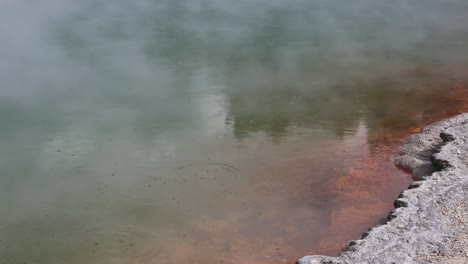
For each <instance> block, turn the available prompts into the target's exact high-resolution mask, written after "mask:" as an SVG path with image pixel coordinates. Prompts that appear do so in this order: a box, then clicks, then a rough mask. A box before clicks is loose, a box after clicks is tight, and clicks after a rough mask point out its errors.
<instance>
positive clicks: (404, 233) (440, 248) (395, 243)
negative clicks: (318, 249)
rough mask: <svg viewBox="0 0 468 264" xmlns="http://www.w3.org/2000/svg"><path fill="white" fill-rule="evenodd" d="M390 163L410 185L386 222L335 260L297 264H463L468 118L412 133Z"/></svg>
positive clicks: (467, 257)
mask: <svg viewBox="0 0 468 264" xmlns="http://www.w3.org/2000/svg"><path fill="white" fill-rule="evenodd" d="M395 163H396V164H397V165H398V166H400V167H402V168H405V169H409V170H410V171H412V174H413V177H415V179H416V181H415V182H414V183H413V184H411V185H410V186H409V187H408V189H407V190H405V191H404V192H402V193H401V194H400V196H399V198H398V199H397V200H396V201H395V203H394V205H395V210H394V211H393V212H391V213H390V214H389V215H388V221H387V222H386V223H385V224H383V225H380V226H376V227H373V228H371V229H370V230H369V231H368V232H366V233H364V234H363V235H362V238H361V239H359V240H354V241H351V242H350V243H349V244H348V246H347V247H346V248H345V249H344V250H343V251H342V252H341V254H340V255H339V256H338V257H328V256H318V255H315V256H306V257H303V258H301V259H299V260H298V261H297V264H319V263H327V264H345V263H369V264H370V263H379V264H381V263H468V114H461V115H458V116H455V117H452V118H448V119H444V120H442V121H439V122H436V123H434V124H432V125H429V126H428V127H426V128H425V129H423V131H422V132H421V133H419V134H415V135H412V136H411V137H410V138H409V139H408V141H407V143H406V144H405V145H404V146H403V147H402V149H401V151H400V152H399V154H398V156H397V157H396V160H395Z"/></svg>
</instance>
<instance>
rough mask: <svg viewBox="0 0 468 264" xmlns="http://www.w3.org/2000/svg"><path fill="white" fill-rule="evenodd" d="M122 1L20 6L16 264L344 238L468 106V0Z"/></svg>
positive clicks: (8, 107)
mask: <svg viewBox="0 0 468 264" xmlns="http://www.w3.org/2000/svg"><path fill="white" fill-rule="evenodd" d="M108 2H109V3H107V2H104V1H92V0H87V1H79V3H77V2H76V1H71V0H70V1H54V0H45V1H40V2H30V1H17V0H16V1H13V0H7V1H3V2H2V3H1V4H0V40H1V41H0V58H1V60H0V121H1V124H2V126H1V129H0V264H12V263H28V264H30V263H37V264H62V263H67V264H83V263H90V264H94V263H99V264H100V263H112V264H114V263H116V264H117V263H122V264H123V263H125V264H128V263H135V264H136V263H155V264H176V263H177V264H178V263H193V264H199V263H200V264H201V263H203V264H206V263H209V264H211V263H225V264H235V263H236V264H237V263H242V264H250V263H256V264H258V263H260V264H273V263H294V261H295V260H296V259H297V258H298V257H300V256H302V255H306V254H332V255H336V254H338V253H339V251H340V249H341V247H342V246H343V245H344V244H345V243H346V242H347V241H348V240H350V239H355V238H358V237H359V236H360V234H361V233H362V232H364V231H366V230H367V229H368V228H369V227H370V226H372V225H374V224H377V223H380V222H382V221H383V220H384V219H385V218H386V215H387V214H388V212H389V211H390V210H391V209H392V203H393V200H394V199H395V198H396V197H397V196H398V194H399V193H400V192H401V191H402V190H403V189H405V188H406V187H407V186H408V184H409V183H410V182H411V180H412V179H411V176H410V175H408V174H406V173H405V172H403V171H400V170H398V169H397V168H396V167H395V166H394V164H393V160H392V158H393V156H394V154H395V153H396V151H397V150H398V146H399V145H400V144H401V143H402V142H403V141H404V139H405V138H406V137H407V136H408V135H410V134H411V133H415V132H417V131H418V129H419V128H420V127H423V126H425V125H426V124H428V123H430V122H432V121H435V120H437V119H440V118H443V117H447V116H450V115H453V114H457V113H460V112H465V111H468V101H467V99H466V98H468V89H465V87H468V86H466V84H467V83H468V82H467V79H468V78H467V76H466V69H468V67H467V65H468V61H467V59H468V56H466V54H464V53H466V47H467V45H468V37H467V36H468V29H465V25H467V23H466V22H468V16H467V15H466V14H468V12H467V11H468V3H466V2H465V1H461V0H459V1H456V0H454V1H445V2H444V3H439V2H438V1H422V0H420V1H414V3H412V4H410V3H407V2H406V1H393V2H392V3H387V2H383V1H381V2H380V3H376V1H366V0H359V1H354V2H353V3H352V4H350V3H349V1H348V2H346V1H338V2H334V3H329V2H328V1H327V2H323V1H300V0H295V1H288V2H287V3H286V2H283V1H271V0H270V1H266V0H259V1H227V0H223V1H211V0H206V1H156V0H153V1H150V0H145V1H138V2H131V1H112V3H111V2H110V1H108ZM447 14H449V15H447Z"/></svg>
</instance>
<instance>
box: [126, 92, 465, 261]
mask: <svg viewBox="0 0 468 264" xmlns="http://www.w3.org/2000/svg"><path fill="white" fill-rule="evenodd" d="M447 91H448V90H443V91H442V90H439V91H437V90H434V91H431V92H429V94H427V93H426V94H425V95H424V96H426V97H427V98H431V100H430V101H429V102H427V105H425V106H424V107H423V108H422V109H418V111H415V112H414V113H410V116H407V117H406V119H405V120H395V119H392V118H394V117H392V116H391V115H390V116H389V117H388V118H383V119H382V118H376V119H374V120H377V121H373V122H374V123H367V124H362V126H360V127H359V128H358V129H357V132H356V133H355V134H353V135H348V136H344V139H343V144H342V145H341V146H336V144H335V145H333V146H330V149H329V151H328V152H327V153H326V154H325V155H324V153H316V152H307V151H306V152H301V153H297V155H295V156H292V157H288V158H286V159H284V160H281V161H277V162H275V163H274V164H270V165H269V166H266V167H265V168H263V169H258V170H257V171H255V173H254V175H255V176H254V178H253V180H252V192H253V193H255V195H253V196H252V197H248V196H249V194H245V196H246V197H242V198H245V199H244V200H245V201H249V200H250V199H256V198H257V197H258V195H259V193H260V194H261V197H262V201H256V202H255V203H244V202H242V199H241V200H239V201H238V204H235V202H233V210H232V213H230V214H229V215H223V216H219V217H217V216H206V217H202V218H200V219H194V220H193V222H192V223H191V226H192V227H191V228H190V230H189V232H190V235H188V236H185V235H183V237H181V236H182V233H181V234H170V235H168V237H172V238H173V239H172V240H168V241H166V243H165V244H166V247H164V248H162V249H158V250H155V249H154V248H151V247H148V248H142V249H141V250H140V251H139V252H138V253H137V254H136V255H137V256H135V255H133V256H129V260H131V261H129V263H137V262H135V261H148V260H151V259H154V258H158V259H161V260H168V262H167V263H181V262H192V263H202V262H203V261H204V263H224V264H238V263H242V264H251V263H252V264H253V263H256V264H258V263H261V264H273V263H275V264H277V263H294V262H295V260H296V259H297V258H299V257H300V256H303V255H308V254H325V255H337V254H338V253H339V252H340V251H341V249H342V247H343V245H344V244H345V243H346V242H347V241H349V240H352V239H357V238H359V237H360V235H361V234H362V233H363V232H365V231H366V230H367V229H368V228H369V227H371V226H373V225H375V224H377V223H379V221H382V220H384V219H385V218H386V216H387V215H388V213H389V212H390V211H391V210H392V209H393V201H394V200H395V199H396V197H397V196H398V194H399V193H400V192H401V191H403V190H404V189H406V188H407V186H408V185H409V184H410V182H411V177H410V176H409V175H408V174H407V173H405V172H404V171H402V170H399V169H398V168H396V167H395V165H394V163H393V160H392V157H394V156H395V152H396V151H397V150H398V147H399V146H400V145H401V144H402V143H403V141H404V140H405V139H406V138H407V137H408V136H409V135H410V134H413V133H416V132H418V131H419V130H420V129H421V128H422V127H425V126H426V125H428V124H430V123H432V122H434V121H436V120H440V119H443V118H446V117H450V116H453V115H456V114H459V113H462V112H468V88H466V86H462V85H456V86H454V88H453V89H450V90H449V91H450V92H447ZM414 96H419V95H414ZM398 116H399V117H401V113H399V114H398ZM369 120H373V119H372V118H369ZM405 124H406V125H405ZM313 164H318V165H315V166H316V167H313V166H314V165H313ZM285 175H287V177H288V180H287V181H285V180H284V177H285ZM320 199H321V200H320ZM181 232H184V231H181ZM200 261H202V262H200ZM148 263H149V262H148Z"/></svg>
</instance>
